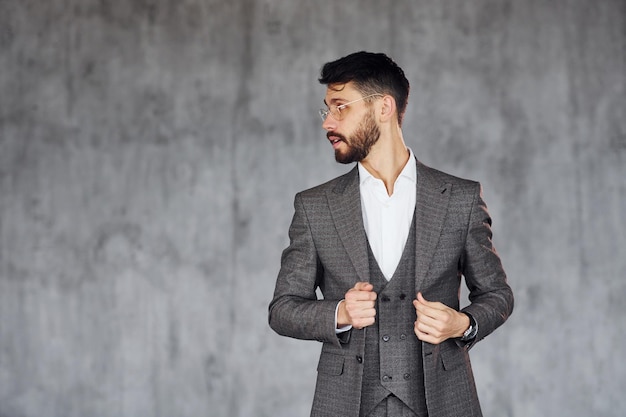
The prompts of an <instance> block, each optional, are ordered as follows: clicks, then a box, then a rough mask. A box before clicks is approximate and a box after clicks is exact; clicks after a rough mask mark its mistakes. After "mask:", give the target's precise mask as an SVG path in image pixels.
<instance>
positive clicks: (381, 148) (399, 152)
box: [361, 128, 410, 195]
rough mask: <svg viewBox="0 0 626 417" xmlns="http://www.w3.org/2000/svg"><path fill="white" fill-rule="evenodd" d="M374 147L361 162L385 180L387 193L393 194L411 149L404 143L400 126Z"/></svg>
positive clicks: (372, 172)
mask: <svg viewBox="0 0 626 417" xmlns="http://www.w3.org/2000/svg"><path fill="white" fill-rule="evenodd" d="M384 133H385V132H381V137H380V139H379V140H378V142H376V145H374V146H373V147H372V149H371V150H370V152H369V154H368V155H367V157H366V158H365V159H363V160H362V161H361V164H362V165H363V167H364V168H365V169H367V171H368V172H369V173H370V174H372V176H373V177H374V178H378V179H380V180H382V181H383V183H384V184H385V188H387V194H388V195H392V194H393V186H394V184H395V182H396V179H398V176H399V175H400V172H402V169H403V168H404V166H405V165H406V163H407V161H408V160H409V155H410V154H409V150H408V149H407V147H406V145H405V144H404V139H403V138H402V131H401V130H400V129H399V128H398V129H397V132H393V133H394V134H384Z"/></svg>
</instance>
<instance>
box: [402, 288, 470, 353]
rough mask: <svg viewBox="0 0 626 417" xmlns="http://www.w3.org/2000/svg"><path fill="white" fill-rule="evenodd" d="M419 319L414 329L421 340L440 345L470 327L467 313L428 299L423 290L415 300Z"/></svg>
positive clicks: (458, 335)
mask: <svg viewBox="0 0 626 417" xmlns="http://www.w3.org/2000/svg"><path fill="white" fill-rule="evenodd" d="M413 306H415V312H416V313H417V320H415V326H414V327H413V330H414V331H415V335H416V336H417V338H418V339H419V340H421V341H424V342H428V343H432V344H434V345H438V344H439V343H441V342H443V341H444V340H448V339H450V338H454V337H461V336H463V333H465V330H467V329H468V328H469V325H470V321H469V317H467V315H466V314H463V313H459V312H458V311H456V310H454V309H452V308H450V307H448V306H447V305H445V304H442V303H440V302H433V301H427V300H426V299H425V298H424V296H423V295H422V293H421V292H418V293H417V299H416V300H413Z"/></svg>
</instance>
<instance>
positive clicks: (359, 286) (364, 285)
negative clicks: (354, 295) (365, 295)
mask: <svg viewBox="0 0 626 417" xmlns="http://www.w3.org/2000/svg"><path fill="white" fill-rule="evenodd" d="M354 289H355V290H357V291H372V290H373V289H374V286H373V285H372V284H370V283H369V282H357V283H356V284H354Z"/></svg>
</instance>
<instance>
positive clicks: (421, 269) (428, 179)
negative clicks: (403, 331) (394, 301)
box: [415, 161, 452, 291]
mask: <svg viewBox="0 0 626 417" xmlns="http://www.w3.org/2000/svg"><path fill="white" fill-rule="evenodd" d="M416 188H417V189H416V193H417V195H416V199H415V228H416V230H415V237H416V241H415V288H416V291H420V290H421V289H422V288H423V283H424V280H425V279H426V277H427V274H428V270H429V267H430V263H431V262H432V258H433V255H434V252H435V249H436V248H437V244H438V242H439V237H440V236H441V230H442V227H443V221H444V219H445V217H446V213H447V210H448V202H449V198H450V195H451V191H452V184H450V183H444V182H442V180H441V179H440V178H437V176H435V175H434V171H433V170H432V169H431V168H429V167H427V166H426V165H424V164H422V163H421V162H419V161H418V162H417V187H416Z"/></svg>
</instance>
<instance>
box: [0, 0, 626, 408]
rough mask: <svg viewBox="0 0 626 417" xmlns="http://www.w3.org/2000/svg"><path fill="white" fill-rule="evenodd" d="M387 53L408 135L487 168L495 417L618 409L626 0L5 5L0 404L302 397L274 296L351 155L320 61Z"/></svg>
mask: <svg viewBox="0 0 626 417" xmlns="http://www.w3.org/2000/svg"><path fill="white" fill-rule="evenodd" d="M361 49H367V50H373V51H384V52H387V53H388V54H390V55H391V56H392V57H393V58H394V59H395V60H396V61H397V62H398V63H399V64H400V65H401V66H403V67H404V68H405V71H406V73H407V75H408V77H409V80H410V81H411V84H412V94H411V101H410V104H409V108H408V113H407V116H406V123H405V137H406V140H407V142H408V144H409V146H411V147H412V148H413V150H414V151H415V152H416V154H417V155H418V157H419V158H420V159H421V160H422V161H423V162H425V163H427V164H429V165H433V166H436V167H438V168H440V169H444V170H447V171H449V172H451V173H453V174H456V175H459V176H463V177H469V178H473V179H476V180H479V181H481V182H482V183H483V185H484V188H485V197H486V199H487V202H488V204H489V206H490V209H491V212H492V215H493V217H494V231H495V243H496V246H497V247H498V249H499V252H500V254H501V255H502V258H503V260H504V263H505V266H506V268H507V271H508V274H509V279H510V282H511V284H512V286H513V288H514V291H515V293H516V311H515V313H514V316H513V317H512V318H511V320H510V321H509V322H508V323H507V324H506V325H505V326H504V327H503V328H501V329H500V330H499V331H497V332H496V333H495V334H493V335H492V336H490V337H489V338H487V339H486V340H485V341H484V342H482V343H481V344H479V345H478V346H477V347H476V348H475V349H474V350H473V351H472V360H473V364H474V368H475V371H476V378H477V383H478V389H479V395H480V397H481V400H482V404H483V408H484V412H485V415H486V416H533V417H540V416H570V417H575V416H578V417H589V416H615V417H617V416H623V415H624V410H625V409H626V397H625V396H624V394H623V390H624V387H625V386H626V364H625V363H624V361H623V360H622V358H623V356H624V354H625V353H626V350H625V349H626V348H625V346H626V337H625V335H626V320H625V319H624V317H625V315H626V300H625V297H626V104H625V93H626V3H625V2H624V0H554V1H544V0H528V1H524V2H520V1H512V0H466V1H452V0H443V1H436V2H427V1H415V0H397V1H392V2H382V1H381V2H378V1H354V0H344V1H325V0H320V1H316V2H304V1H302V2H287V1H283V2H280V1H278V0H263V1H253V0H233V1H228V2H226V1H216V0H182V1H165V0H164V1H156V0H143V1H117V2H116V1H95V0H65V1H61V0H48V1H37V0H4V1H0V416H2V417H21V416H24V417H27V416H28V417H30V416H33V417H34V416H37V417H41V416H50V417H52V416H62V417H73V416H77V417H78V416H115V417H122V416H177V417H182V416H215V417H235V416H254V417H259V416H271V417H281V416H282V417H295V416H306V415H308V410H309V407H310V402H311V399H312V392H313V385H314V379H315V367H316V359H317V354H318V352H319V348H320V346H319V344H318V343H316V342H303V341H295V340H289V339H286V338H281V337H279V336H277V335H275V334H273V333H272V332H271V331H270V329H269V328H268V326H267V324H266V323H267V319H266V315H267V313H266V311H267V304H268V302H269V300H270V298H271V295H272V291H273V286H274V280H275V276H276V273H277V271H278V268H279V258H280V253H281V251H282V249H283V248H284V247H285V245H286V244H287V234H286V233H287V227H288V225H289V221H290V219H291V215H292V201H293V195H294V193H295V192H296V191H298V190H301V189H304V188H307V187H310V186H313V185H315V184H317V183H320V182H322V181H325V180H327V179H330V178H332V177H334V176H336V175H338V174H340V173H342V172H344V171H345V170H346V169H347V168H346V167H344V166H339V165H337V164H336V163H335V162H334V159H333V156H332V150H331V149H330V147H329V146H328V144H327V143H326V141H325V140H324V136H323V132H322V130H321V127H320V122H319V119H318V117H317V114H316V110H317V109H318V108H319V107H320V105H321V102H322V97H323V95H324V89H323V88H322V87H321V86H319V85H318V84H317V82H316V77H317V75H318V71H319V68H320V66H321V65H322V64H323V63H324V62H326V61H328V60H331V59H335V58H337V57H339V56H343V55H345V54H347V53H349V52H353V51H356V50H361Z"/></svg>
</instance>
